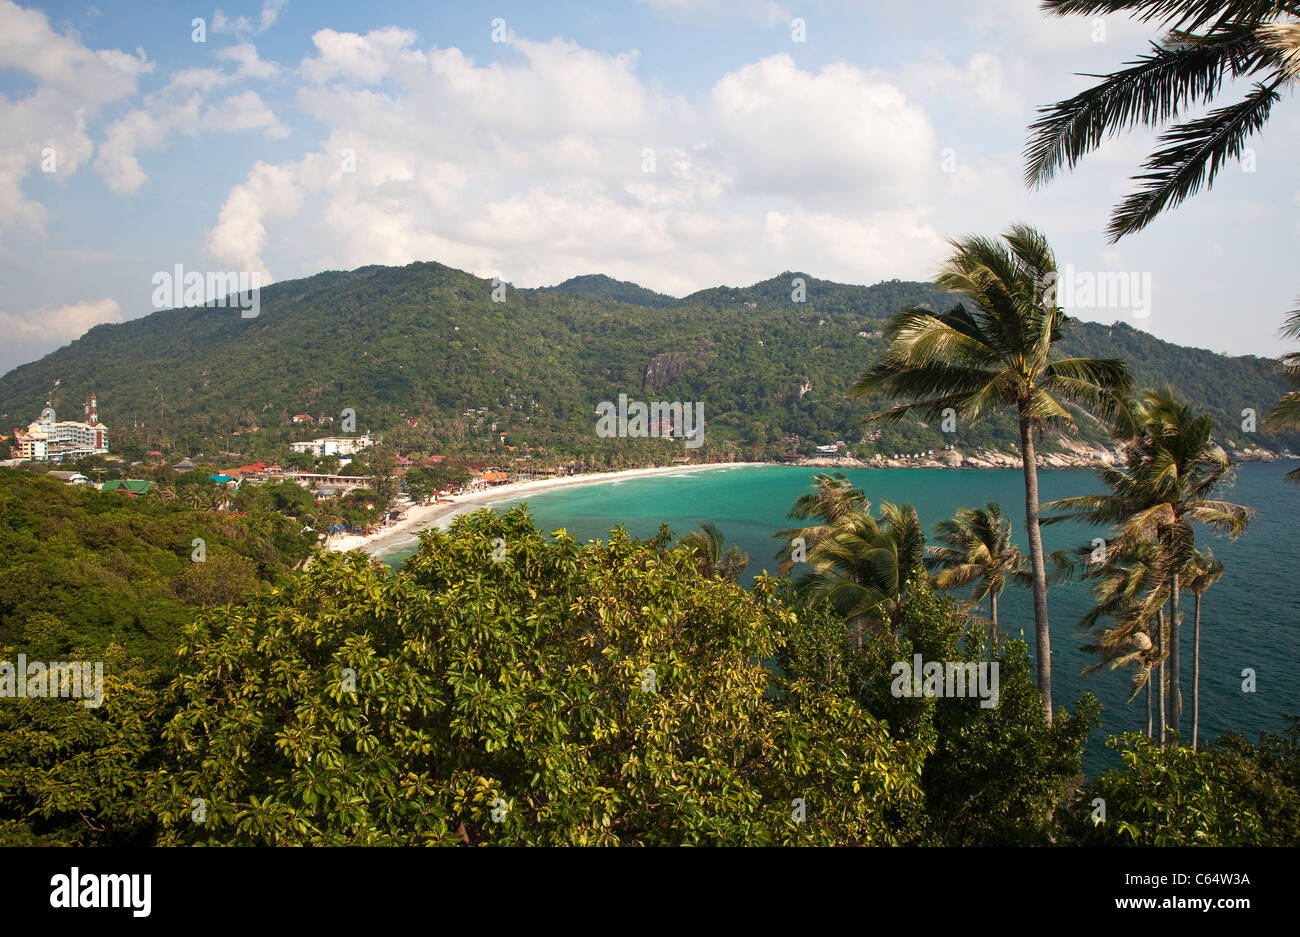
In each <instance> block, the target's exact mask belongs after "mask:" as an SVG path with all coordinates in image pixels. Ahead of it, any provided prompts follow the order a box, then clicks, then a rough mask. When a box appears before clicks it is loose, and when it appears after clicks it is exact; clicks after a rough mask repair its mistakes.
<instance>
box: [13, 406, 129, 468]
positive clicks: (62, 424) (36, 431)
mask: <svg viewBox="0 0 1300 937" xmlns="http://www.w3.org/2000/svg"><path fill="white" fill-rule="evenodd" d="M82 410H83V412H84V416H85V420H84V421H81V422H77V421H73V420H62V421H58V422H56V421H55V419H54V411H53V410H50V409H48V408H47V409H46V410H45V412H44V413H43V414H42V415H41V417H42V418H41V419H39V420H36V421H34V422H32V423H29V424H27V429H25V430H23V429H15V430H14V450H15V451H14V454H15V455H16V456H17V457H18V458H20V459H23V460H26V461H29V462H45V461H50V462H62V461H63V460H64V459H81V458H85V457H86V456H91V455H103V454H105V453H107V452H108V428H107V427H106V426H104V424H103V423H101V422H99V409H98V401H97V400H96V397H95V394H94V393H92V394H91V395H90V398H89V399H88V400H86V402H85V403H84V404H83V405H82Z"/></svg>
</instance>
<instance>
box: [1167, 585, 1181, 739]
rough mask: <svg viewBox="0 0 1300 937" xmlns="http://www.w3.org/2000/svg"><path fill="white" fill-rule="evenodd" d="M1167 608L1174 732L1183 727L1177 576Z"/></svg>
mask: <svg viewBox="0 0 1300 937" xmlns="http://www.w3.org/2000/svg"><path fill="white" fill-rule="evenodd" d="M1170 595H1171V599H1170V606H1169V726H1170V728H1172V729H1173V730H1174V731H1175V732H1179V731H1181V730H1182V727H1183V693H1182V684H1181V681H1180V680H1179V672H1180V670H1181V668H1180V666H1179V655H1178V638H1179V634H1178V626H1179V622H1178V574H1177V573H1174V575H1173V580H1172V582H1171V583H1170Z"/></svg>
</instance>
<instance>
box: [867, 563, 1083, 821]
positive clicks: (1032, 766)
mask: <svg viewBox="0 0 1300 937" xmlns="http://www.w3.org/2000/svg"><path fill="white" fill-rule="evenodd" d="M907 593H908V600H907V603H906V605H905V610H904V613H903V617H902V621H901V623H900V626H899V632H898V638H899V640H898V643H897V645H890V644H888V643H884V642H877V643H874V644H871V645H867V646H866V647H865V648H864V651H865V654H864V660H863V664H862V667H863V671H864V677H863V683H862V703H863V705H864V706H865V707H866V709H867V710H868V711H870V712H871V713H872V714H873V715H875V716H877V717H879V718H881V719H884V720H885V721H886V722H887V723H888V724H889V726H890V728H891V731H892V732H893V733H894V734H895V735H896V736H898V737H900V738H902V739H907V740H916V741H919V742H922V743H923V744H925V745H926V747H927V748H929V749H931V753H930V755H929V757H928V758H927V759H926V762H925V767H924V769H923V771H922V777H921V783H922V786H923V787H924V789H925V805H926V824H925V828H924V830H923V831H922V832H921V833H920V834H919V835H918V837H917V842H919V843H922V844H927V845H948V846H957V845H1045V844H1047V843H1048V842H1049V841H1050V835H1051V815H1052V811H1053V809H1054V808H1055V806H1056V804H1057V803H1059V802H1060V801H1061V800H1062V799H1063V798H1064V797H1065V796H1066V795H1067V794H1068V793H1069V792H1070V790H1072V788H1073V786H1074V784H1075V782H1076V779H1077V778H1078V775H1079V772H1080V763H1081V760H1082V757H1083V748H1084V746H1085V745H1086V744H1087V740H1088V733H1089V731H1090V729H1091V728H1092V727H1094V726H1096V725H1098V724H1100V721H1101V720H1100V715H1101V707H1100V704H1098V703H1097V701H1096V699H1095V698H1093V697H1092V696H1091V695H1090V694H1084V695H1083V696H1082V697H1080V699H1079V701H1078V703H1077V704H1076V705H1075V709H1074V712H1073V713H1070V712H1067V711H1066V710H1065V709H1064V708H1060V709H1059V710H1058V712H1057V713H1056V718H1055V719H1054V720H1053V722H1051V723H1049V722H1048V721H1047V719H1046V715H1045V713H1044V711H1043V701H1042V696H1041V695H1040V694H1039V692H1038V688H1037V686H1036V685H1035V683H1034V677H1033V672H1032V669H1031V667H1030V663H1029V656H1028V647H1027V645H1025V643H1024V642H1022V641H1006V642H1003V643H1001V644H1000V645H998V647H997V656H996V658H995V659H996V661H997V663H998V704H997V706H995V707H991V708H984V707H981V706H980V700H979V699H978V698H973V697H968V698H949V697H931V698H917V697H894V696H893V695H892V692H891V685H892V684H893V682H894V680H895V677H894V676H893V674H892V673H891V671H890V667H891V665H892V664H894V663H895V662H896V661H907V662H909V663H910V662H911V661H912V655H914V654H920V655H921V657H922V659H923V660H925V661H976V662H977V661H981V660H985V661H987V660H989V652H988V647H987V645H986V644H985V641H984V639H983V635H982V634H981V633H980V632H978V631H970V632H967V631H966V630H965V628H964V624H965V623H964V621H963V617H962V616H960V615H957V614H955V613H954V611H953V608H952V600H951V599H950V598H948V597H946V596H940V595H936V594H934V593H933V592H931V591H930V587H929V585H928V584H927V583H926V581H925V579H924V577H923V576H919V575H918V576H916V577H914V579H913V580H912V581H911V582H910V583H909V584H908V588H907Z"/></svg>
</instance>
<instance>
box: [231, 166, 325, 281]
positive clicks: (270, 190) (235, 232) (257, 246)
mask: <svg viewBox="0 0 1300 937" xmlns="http://www.w3.org/2000/svg"><path fill="white" fill-rule="evenodd" d="M294 177H295V171H294V168H293V167H280V166H272V165H269V164H267V163H263V162H261V161H260V160H259V161H258V162H257V165H255V166H254V167H253V170H252V172H250V173H249V176H248V180H247V181H246V182H244V183H242V184H240V185H237V186H235V187H234V188H233V189H231V190H230V194H229V195H228V196H227V197H226V203H225V204H224V205H223V206H222V207H221V214H220V216H219V217H218V219H217V224H216V226H215V227H214V228H213V229H212V230H211V231H210V232H208V251H209V252H210V253H211V254H212V255H213V256H214V257H215V258H217V260H219V261H221V262H223V263H229V264H233V265H234V266H235V267H236V268H237V269H239V270H246V271H248V272H250V273H253V272H256V273H259V274H260V275H261V277H262V283H263V285H265V284H267V283H270V282H271V279H272V278H271V274H270V272H269V271H267V269H266V266H265V264H264V263H263V262H262V257H261V254H262V251H263V249H264V248H265V246H266V237H267V232H266V224H265V222H266V221H267V220H271V219H276V218H284V217H290V216H292V215H293V214H295V213H296V212H297V211H298V207H299V205H300V204H301V200H302V191H301V189H300V188H299V186H298V184H297V182H296V181H295V178H294Z"/></svg>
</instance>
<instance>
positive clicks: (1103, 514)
mask: <svg viewBox="0 0 1300 937" xmlns="http://www.w3.org/2000/svg"><path fill="white" fill-rule="evenodd" d="M1125 427H1127V428H1128V431H1127V432H1125V431H1124V428H1125ZM1116 432H1117V435H1119V436H1120V437H1121V438H1122V439H1124V440H1125V441H1126V442H1127V447H1126V450H1125V455H1124V464H1123V466H1122V467H1112V466H1101V467H1099V468H1098V469H1097V473H1098V475H1099V476H1100V477H1101V479H1102V481H1104V482H1105V483H1106V485H1107V487H1108V488H1110V492H1109V493H1107V494H1099V495H1083V496H1081V497H1076V498H1064V499H1061V500H1059V501H1053V502H1051V503H1050V504H1046V505H1044V508H1045V509H1047V510H1059V511H1063V512H1065V513H1063V514H1060V515H1057V516H1054V517H1052V518H1051V519H1050V521H1049V522H1055V521H1059V520H1082V521H1086V522H1088V523H1093V524H1107V525H1111V526H1112V528H1113V534H1112V538H1111V542H1110V549H1112V550H1118V551H1119V554H1120V555H1121V556H1124V555H1128V553H1129V552H1130V551H1132V550H1136V549H1139V548H1141V547H1144V546H1145V547H1147V548H1148V550H1149V569H1148V571H1147V573H1146V574H1145V575H1144V579H1143V583H1142V587H1143V589H1144V595H1143V597H1142V600H1141V612H1142V614H1143V615H1145V616H1147V617H1150V616H1153V615H1156V614H1157V613H1159V612H1160V610H1162V609H1163V608H1164V606H1165V604H1166V603H1168V605H1169V617H1168V622H1169V637H1168V642H1167V643H1165V642H1162V645H1163V648H1164V650H1165V651H1166V652H1167V654H1168V661H1169V686H1168V696H1169V699H1170V703H1171V706H1170V710H1171V715H1170V717H1169V721H1168V724H1169V725H1171V726H1172V727H1173V728H1174V729H1178V727H1179V723H1180V718H1181V715H1182V712H1181V710H1182V706H1181V695H1180V686H1179V680H1180V677H1179V671H1180V666H1179V663H1180V662H1179V630H1180V627H1181V615H1180V612H1179V601H1178V599H1179V593H1180V591H1181V589H1180V585H1179V580H1180V576H1181V575H1182V571H1183V570H1184V569H1185V568H1186V567H1187V565H1188V563H1189V562H1190V561H1191V559H1192V558H1193V555H1194V551H1195V549H1196V536H1195V530H1194V528H1193V525H1194V524H1200V525H1203V526H1206V527H1210V528H1212V529H1214V530H1217V531H1219V532H1221V533H1225V534H1227V535H1228V536H1229V537H1231V538H1233V539H1236V538H1237V537H1239V536H1241V534H1242V533H1243V532H1244V531H1245V530H1246V528H1247V527H1248V526H1249V523H1250V517H1251V514H1252V513H1253V512H1252V510H1251V509H1250V508H1247V507H1243V506H1242V505H1239V504H1234V503H1232V502H1230V501H1223V500H1218V499H1215V498H1214V497H1213V495H1214V494H1215V492H1216V491H1217V490H1218V489H1220V488H1222V487H1224V486H1225V485H1226V484H1228V483H1229V481H1230V480H1231V478H1232V465H1231V463H1229V462H1228V456H1227V453H1225V452H1224V450H1223V447H1221V446H1219V445H1218V444H1217V443H1215V442H1214V437H1213V424H1212V422H1211V420H1210V417H1209V415H1208V414H1200V415H1193V413H1192V411H1191V408H1190V407H1188V406H1187V405H1185V404H1182V403H1180V402H1179V401H1177V400H1176V399H1175V398H1174V396H1173V393H1172V391H1170V390H1168V389H1164V390H1151V391H1146V392H1145V393H1143V394H1142V395H1141V396H1140V397H1139V398H1138V399H1137V400H1136V401H1134V402H1133V403H1132V405H1131V409H1130V412H1129V415H1128V418H1127V419H1125V420H1124V421H1122V425H1121V423H1118V422H1117V423H1116Z"/></svg>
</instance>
